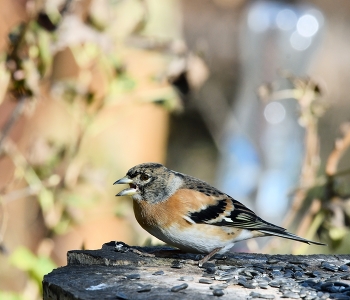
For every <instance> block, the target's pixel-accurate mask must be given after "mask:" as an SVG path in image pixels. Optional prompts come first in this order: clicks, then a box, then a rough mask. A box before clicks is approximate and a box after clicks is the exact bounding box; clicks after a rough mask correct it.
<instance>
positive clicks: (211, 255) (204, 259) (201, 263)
mask: <svg viewBox="0 0 350 300" xmlns="http://www.w3.org/2000/svg"><path fill="white" fill-rule="evenodd" d="M221 249H222V248H215V249H214V250H213V251H211V252H210V253H209V254H208V255H206V256H204V258H202V259H201V260H200V261H199V263H198V266H199V267H202V266H203V264H204V263H206V262H207V261H208V260H209V259H211V258H212V257H213V256H214V255H215V254H216V253H218V252H219V251H220V250H221Z"/></svg>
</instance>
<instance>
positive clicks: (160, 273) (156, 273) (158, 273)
mask: <svg viewBox="0 0 350 300" xmlns="http://www.w3.org/2000/svg"><path fill="white" fill-rule="evenodd" d="M152 275H156V276H159V275H164V271H161V270H160V271H156V272H154V273H153V274H152Z"/></svg>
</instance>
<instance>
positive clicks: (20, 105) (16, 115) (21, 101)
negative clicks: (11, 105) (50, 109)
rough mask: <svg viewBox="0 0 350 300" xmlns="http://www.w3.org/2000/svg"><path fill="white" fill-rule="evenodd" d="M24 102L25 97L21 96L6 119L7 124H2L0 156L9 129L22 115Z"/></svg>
mask: <svg viewBox="0 0 350 300" xmlns="http://www.w3.org/2000/svg"><path fill="white" fill-rule="evenodd" d="M25 101H26V97H25V96H21V97H20V98H19V100H18V102H17V103H16V107H15V109H14V110H13V111H12V113H11V115H10V117H9V118H8V120H7V122H6V123H5V124H4V126H3V128H2V129H1V133H0V156H1V153H2V148H3V142H4V140H5V139H6V137H7V136H8V134H9V133H10V131H11V128H12V127H13V126H14V124H15V123H16V121H17V119H18V118H19V116H20V115H21V114H22V112H23V109H24V104H25Z"/></svg>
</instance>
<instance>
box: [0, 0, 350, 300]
mask: <svg viewBox="0 0 350 300" xmlns="http://www.w3.org/2000/svg"><path fill="white" fill-rule="evenodd" d="M0 7H1V10H0V14H1V18H0V252H1V253H0V298H1V299H40V298H41V280H42V276H43V275H44V274H47V273H48V272H50V271H51V270H52V269H53V268H55V267H58V266H62V265H65V264H66V253H67V251H68V250H71V249H98V248H100V247H101V245H102V244H103V243H105V242H109V241H111V240H120V241H123V242H125V243H128V244H131V245H146V244H148V245H149V244H157V243H160V242H159V241H158V240H156V239H155V238H153V237H151V236H149V235H148V234H147V233H146V232H145V231H143V230H142V229H141V227H140V226H139V225H138V224H137V222H136V221H135V218H134V216H133V211H132V203H131V201H130V199H121V198H115V197H114V195H115V194H116V193H117V192H118V191H119V190H118V188H119V187H115V186H113V185H112V184H113V182H114V181H115V180H117V179H119V178H121V177H122V176H124V175H125V173H126V172H127V170H128V169H129V168H131V167H133V166H134V165H136V164H138V163H142V162H151V161H152V162H160V163H163V164H165V165H166V166H167V167H169V168H171V169H174V170H176V171H179V172H183V173H187V174H190V175H192V176H195V177H198V178H201V179H203V180H205V181H207V182H208V183H210V184H212V185H214V186H216V187H218V188H219V189H221V190H223V191H224V192H226V193H228V194H230V195H231V196H232V197H234V198H236V199H237V200H239V201H241V202H243V203H244V204H245V205H247V206H248V207H250V208H251V209H253V210H254V211H255V212H257V213H258V214H259V215H261V216H262V217H263V218H264V219H266V220H267V221H270V222H273V223H275V224H278V225H282V226H285V227H287V228H288V229H289V231H292V232H295V233H297V234H299V235H302V236H303V237H306V238H309V239H315V240H322V241H323V242H326V243H328V247H317V246H306V247H304V245H299V244H297V243H293V242H289V241H288V242H286V241H285V240H281V239H260V240H253V241H248V242H247V243H239V244H238V245H237V247H236V246H235V247H236V248H235V249H234V250H235V251H245V252H249V251H259V252H264V253H277V252H278V253H295V254H306V253H349V249H350V235H349V224H350V201H349V198H350V196H349V195H350V184H349V182H350V176H349V174H350V154H349V152H350V151H349V147H350V126H349V123H348V122H349V121H350V120H349V119H350V101H349V86H348V83H349V82H350V68H349V65H350V39H349V38H348V32H349V30H350V21H349V20H350V3H349V1H347V0H336V1H327V0H318V1H272V0H270V1H248V0H186V1H185V0H164V1H156V0H42V1H39V0H20V1H10V0H0Z"/></svg>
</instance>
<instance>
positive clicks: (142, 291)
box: [137, 285, 152, 293]
mask: <svg viewBox="0 0 350 300" xmlns="http://www.w3.org/2000/svg"><path fill="white" fill-rule="evenodd" d="M151 289H152V286H151V285H144V286H142V287H140V288H138V289H137V292H138V293H144V292H149V291H150V290H151Z"/></svg>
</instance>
